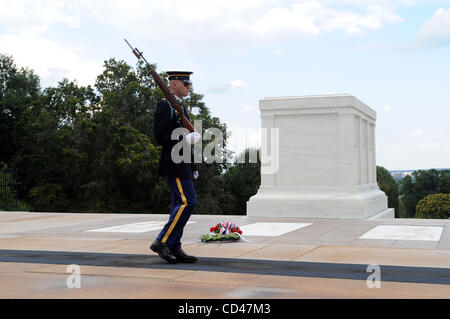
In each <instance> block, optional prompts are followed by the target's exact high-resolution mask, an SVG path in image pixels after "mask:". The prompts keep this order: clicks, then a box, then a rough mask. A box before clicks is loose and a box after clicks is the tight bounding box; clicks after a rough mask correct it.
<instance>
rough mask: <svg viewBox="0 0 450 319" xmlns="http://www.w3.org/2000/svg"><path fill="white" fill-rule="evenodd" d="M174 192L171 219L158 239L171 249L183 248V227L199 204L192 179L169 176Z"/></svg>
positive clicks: (170, 185) (168, 180)
mask: <svg viewBox="0 0 450 319" xmlns="http://www.w3.org/2000/svg"><path fill="white" fill-rule="evenodd" d="M167 182H168V184H169V187H170V190H171V192H172V206H171V209H170V216H169V221H168V222H167V224H166V225H165V226H164V228H163V229H162V230H161V232H160V233H159V235H158V237H157V240H159V241H161V242H162V243H165V244H166V245H167V247H169V249H171V250H178V249H180V248H181V237H182V236H183V229H184V226H185V225H186V223H187V222H188V220H189V217H191V214H192V212H193V211H194V208H195V205H196V204H197V198H196V196H195V190H194V183H193V181H192V179H180V178H178V177H175V178H170V177H169V178H167Z"/></svg>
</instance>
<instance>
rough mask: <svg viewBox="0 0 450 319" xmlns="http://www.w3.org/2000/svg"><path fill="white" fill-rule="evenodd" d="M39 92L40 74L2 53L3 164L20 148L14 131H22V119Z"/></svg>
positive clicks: (0, 127) (0, 130)
mask: <svg viewBox="0 0 450 319" xmlns="http://www.w3.org/2000/svg"><path fill="white" fill-rule="evenodd" d="M39 94H40V84H39V77H38V76H37V75H35V74H34V72H33V71H31V70H28V69H24V68H21V69H18V68H17V66H16V65H15V64H14V60H13V58H12V57H11V56H6V55H3V54H0V145H1V152H0V164H1V163H2V162H3V163H8V162H9V161H10V160H11V158H12V157H13V155H14V154H15V153H16V152H17V150H18V149H19V148H20V141H17V140H16V139H15V138H14V134H15V133H20V132H21V131H22V127H21V126H20V125H19V124H18V123H19V120H20V118H21V117H22V114H23V113H24V112H25V111H26V110H28V109H30V108H31V107H32V105H33V103H34V102H35V101H36V99H37V98H38V96H39Z"/></svg>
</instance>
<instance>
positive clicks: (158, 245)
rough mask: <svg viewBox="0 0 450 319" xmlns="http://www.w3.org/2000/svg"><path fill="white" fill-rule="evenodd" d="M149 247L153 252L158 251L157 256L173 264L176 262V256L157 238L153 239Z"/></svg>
mask: <svg viewBox="0 0 450 319" xmlns="http://www.w3.org/2000/svg"><path fill="white" fill-rule="evenodd" d="M150 249H151V250H153V251H154V252H155V253H158V255H159V257H161V258H162V259H164V260H165V261H167V262H169V263H171V264H175V263H176V262H177V258H176V257H175V256H174V255H173V254H172V252H171V251H170V249H169V248H168V247H167V245H166V244H164V243H162V242H160V241H158V240H155V241H154V242H153V244H152V245H151V246H150Z"/></svg>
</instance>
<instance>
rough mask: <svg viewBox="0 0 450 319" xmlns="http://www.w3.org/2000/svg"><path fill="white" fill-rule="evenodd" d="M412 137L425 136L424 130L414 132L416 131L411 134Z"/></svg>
mask: <svg viewBox="0 0 450 319" xmlns="http://www.w3.org/2000/svg"><path fill="white" fill-rule="evenodd" d="M411 136H412V137H418V136H423V130H422V129H418V130H414V131H413V132H412V133H411Z"/></svg>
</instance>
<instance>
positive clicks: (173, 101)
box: [124, 39, 195, 133]
mask: <svg viewBox="0 0 450 319" xmlns="http://www.w3.org/2000/svg"><path fill="white" fill-rule="evenodd" d="M124 40H125V42H126V43H127V44H128V46H129V47H130V48H131V50H132V52H133V53H134V55H135V56H136V57H137V58H138V60H139V59H140V58H142V60H144V62H145V63H146V64H147V67H148V68H149V70H150V73H151V75H152V77H153V79H154V80H155V82H156V84H158V86H159V88H160V89H161V91H162V92H163V94H164V96H165V97H166V99H167V100H168V101H169V103H170V104H171V105H172V107H173V108H174V112H175V114H176V115H177V116H178V118H179V119H180V120H181V123H182V124H183V126H184V127H185V128H186V129H187V130H188V131H189V132H191V133H192V132H195V128H194V126H193V125H192V123H191V122H189V120H188V119H187V118H186V116H184V113H183V110H182V109H181V106H180V105H179V104H178V101H177V100H176V99H175V96H173V94H172V92H170V90H169V88H168V87H167V85H166V83H164V81H163V80H162V79H161V77H160V76H159V74H158V73H156V71H155V70H154V69H153V68H152V66H151V65H150V63H148V62H147V60H146V59H145V58H144V56H143V55H142V53H143V52H140V51H139V50H138V49H137V48H134V49H133V47H132V46H131V44H130V43H129V42H128V41H127V39H124Z"/></svg>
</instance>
